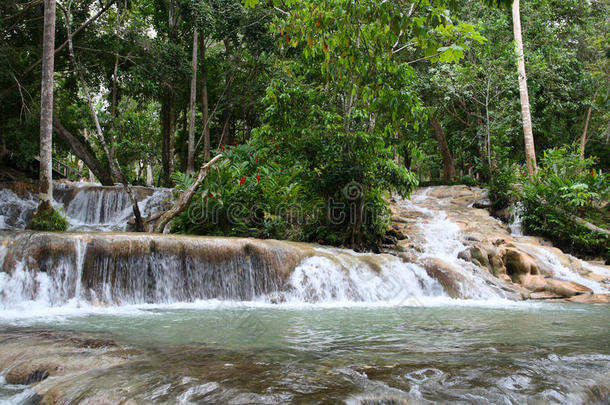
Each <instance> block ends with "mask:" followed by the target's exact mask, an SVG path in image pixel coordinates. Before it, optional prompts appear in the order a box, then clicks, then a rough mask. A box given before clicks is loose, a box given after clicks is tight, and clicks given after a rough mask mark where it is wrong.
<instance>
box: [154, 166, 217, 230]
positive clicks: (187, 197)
mask: <svg viewBox="0 0 610 405" xmlns="http://www.w3.org/2000/svg"><path fill="white" fill-rule="evenodd" d="M221 158H222V155H218V156H216V157H214V159H212V160H210V161H209V162H208V163H206V164H204V165H203V166H201V169H199V174H198V175H197V179H196V180H195V181H194V182H193V184H191V185H190V186H189V187H188V188H187V189H186V190H185V191H184V192H183V193H182V195H181V196H180V198H178V201H176V203H175V204H174V206H173V207H172V208H170V209H169V210H168V211H167V212H165V213H164V214H163V215H161V217H159V219H157V222H155V226H154V228H153V232H154V233H163V231H164V230H165V227H166V226H167V224H169V222H170V221H171V220H172V219H174V218H175V217H176V216H178V215H180V213H181V212H182V211H184V210H185V209H187V208H188V206H189V205H190V204H191V201H192V200H193V196H194V195H195V192H196V191H197V188H199V186H200V185H201V183H203V180H205V177H206V176H207V174H208V171H209V170H210V168H211V167H212V166H213V165H214V163H216V162H217V161H219V160H220V159H221Z"/></svg>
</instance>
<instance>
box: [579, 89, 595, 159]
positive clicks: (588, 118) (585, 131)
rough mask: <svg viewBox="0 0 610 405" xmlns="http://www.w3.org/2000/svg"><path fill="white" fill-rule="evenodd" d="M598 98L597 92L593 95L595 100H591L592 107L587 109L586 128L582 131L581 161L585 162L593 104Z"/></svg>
mask: <svg viewBox="0 0 610 405" xmlns="http://www.w3.org/2000/svg"><path fill="white" fill-rule="evenodd" d="M596 97H597V91H595V94H594V95H593V100H591V105H590V106H589V108H588V109H587V117H586V118H585V127H584V128H583V130H582V135H581V136H580V160H585V148H586V147H587V140H588V139H587V132H589V123H590V122H591V113H592V112H593V103H594V102H595V98H596Z"/></svg>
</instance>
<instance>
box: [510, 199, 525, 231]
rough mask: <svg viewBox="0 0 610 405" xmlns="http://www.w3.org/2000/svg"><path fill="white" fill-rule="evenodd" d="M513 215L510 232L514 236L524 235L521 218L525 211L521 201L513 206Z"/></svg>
mask: <svg viewBox="0 0 610 405" xmlns="http://www.w3.org/2000/svg"><path fill="white" fill-rule="evenodd" d="M512 211H513V217H512V221H511V223H510V225H509V229H510V234H511V235H512V236H517V237H520V236H524V235H523V228H522V225H521V224H522V218H521V213H522V212H523V204H522V203H521V202H517V203H516V204H515V205H514V206H513V209H512Z"/></svg>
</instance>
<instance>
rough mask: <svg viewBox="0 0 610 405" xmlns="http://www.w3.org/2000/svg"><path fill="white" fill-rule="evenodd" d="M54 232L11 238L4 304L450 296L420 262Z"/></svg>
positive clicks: (0, 287) (2, 252) (283, 247)
mask: <svg viewBox="0 0 610 405" xmlns="http://www.w3.org/2000/svg"><path fill="white" fill-rule="evenodd" d="M51 235H52V234H47V235H45V234H35V233H24V234H20V235H18V236H17V237H14V236H13V237H9V238H7V239H5V241H4V245H7V247H5V246H4V245H2V246H1V249H0V259H2V260H1V261H0V268H1V269H2V270H3V272H0V307H2V308H4V309H14V310H18V309H27V308H31V307H32V306H34V307H36V308H44V307H56V306H66V305H67V306H70V307H74V306H79V305H87V304H93V305H100V304H101V305H126V304H144V303H155V304H169V303H177V302H193V301H197V300H210V299H220V300H240V301H257V302H261V303H331V302H341V303H347V302H369V303H372V302H385V303H394V304H400V303H407V304H408V303H409V300H413V299H418V298H422V297H443V296H446V295H445V293H444V291H443V288H442V287H441V286H440V284H439V283H438V282H437V281H436V280H434V279H432V278H431V277H430V276H429V275H428V274H427V273H426V271H425V270H424V269H423V268H421V267H420V266H417V265H415V264H410V263H405V262H403V261H402V260H401V259H399V258H397V257H395V256H391V255H373V254H358V253H355V252H353V251H349V250H344V249H334V248H323V247H313V246H311V245H304V244H291V243H288V242H278V241H269V242H267V241H255V240H249V239H230V238H194V237H179V238H178V237H167V236H153V235H141V236H140V235H138V236H136V235H127V236H122V235H119V234H98V235H94V234H91V235H90V236H85V235H80V234H65V235H62V236H57V235H52V236H51ZM50 239H52V240H50ZM0 240H1V235H0Z"/></svg>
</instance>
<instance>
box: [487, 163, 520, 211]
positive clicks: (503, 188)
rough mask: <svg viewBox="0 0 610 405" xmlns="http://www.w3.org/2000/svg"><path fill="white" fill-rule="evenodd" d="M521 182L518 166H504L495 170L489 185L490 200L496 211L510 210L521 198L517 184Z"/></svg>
mask: <svg viewBox="0 0 610 405" xmlns="http://www.w3.org/2000/svg"><path fill="white" fill-rule="evenodd" d="M519 180H520V176H519V167H518V166H517V165H502V166H500V168H498V169H496V170H494V171H493V172H492V174H491V177H490V182H489V185H488V189H489V200H490V201H491V206H492V207H493V208H494V209H495V210H501V209H504V208H508V207H510V206H511V205H513V203H514V202H515V200H517V199H518V198H519V196H518V192H517V190H516V189H515V184H516V183H518V182H519Z"/></svg>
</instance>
